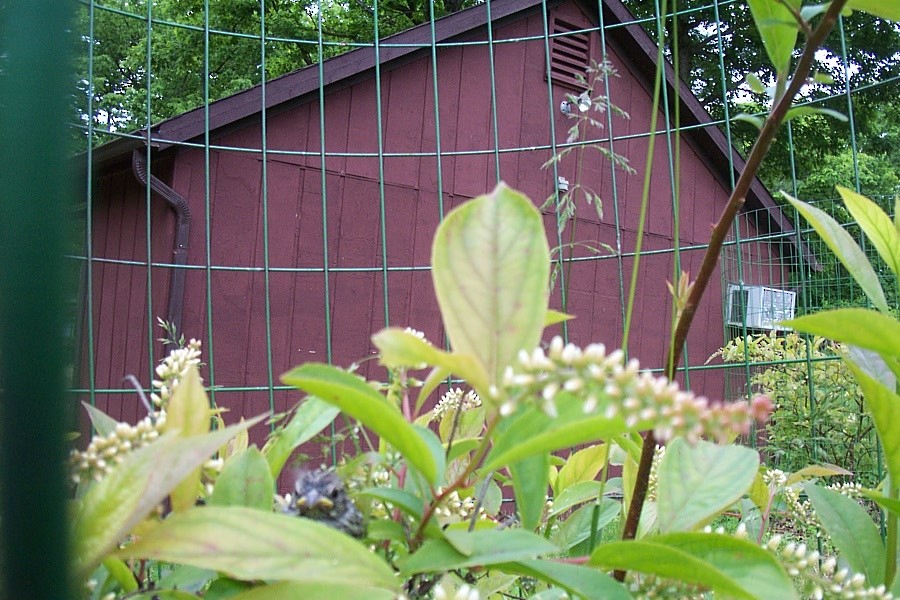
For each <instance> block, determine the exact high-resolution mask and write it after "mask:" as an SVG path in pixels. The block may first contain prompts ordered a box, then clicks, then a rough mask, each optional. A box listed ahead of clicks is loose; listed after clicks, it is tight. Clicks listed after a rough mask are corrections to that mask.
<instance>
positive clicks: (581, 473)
mask: <svg viewBox="0 0 900 600" xmlns="http://www.w3.org/2000/svg"><path fill="white" fill-rule="evenodd" d="M606 451H607V447H606V444H595V445H593V446H588V447H587V448H582V449H581V450H579V451H578V452H573V453H572V454H570V455H569V458H567V459H566V464H565V465H563V468H562V469H560V470H559V476H558V477H557V478H556V483H555V484H554V486H553V489H554V492H555V493H556V494H559V493H561V492H563V491H565V490H566V489H567V488H568V487H569V486H571V485H573V484H575V483H579V482H581V481H591V480H592V479H594V478H595V477H596V476H597V474H598V473H600V470H601V469H602V468H603V467H604V466H605V465H606Z"/></svg>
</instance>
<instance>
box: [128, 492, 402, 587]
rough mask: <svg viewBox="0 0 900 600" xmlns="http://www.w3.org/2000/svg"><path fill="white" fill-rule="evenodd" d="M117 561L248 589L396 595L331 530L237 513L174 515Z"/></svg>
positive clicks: (383, 576) (361, 549)
mask: <svg viewBox="0 0 900 600" xmlns="http://www.w3.org/2000/svg"><path fill="white" fill-rule="evenodd" d="M116 555H117V556H119V557H121V558H135V559H138V558H151V559H154V560H161V561H166V562H174V563H180V564H186V565H193V566H196V567H202V568H205V569H214V570H216V571H221V572H223V573H225V574H226V575H228V576H229V577H234V578H235V579H245V580H250V581H253V580H259V579H266V580H287V581H304V582H323V583H346V582H348V581H352V582H354V583H355V584H357V585H360V586H363V587H375V588H381V589H385V590H397V589H398V587H399V582H398V581H397V579H396V577H395V576H394V572H393V570H392V569H391V568H390V567H389V566H388V565H387V563H385V562H384V561H383V560H382V559H381V558H380V557H379V556H378V555H376V554H374V553H372V552H370V551H369V549H368V547H366V546H365V545H364V544H362V543H360V542H358V541H356V540H354V539H353V538H351V537H349V536H347V535H345V534H343V533H341V532H339V531H337V530H336V529H332V528H330V527H327V526H325V525H322V524H320V523H318V522H316V521H313V520H311V519H301V518H297V517H293V516H289V515H282V514H274V513H267V512H263V511H260V510H254V509H252V508H244V507H240V506H228V507H219V506H205V507H197V508H193V509H191V510H189V511H185V512H183V513H178V514H173V515H172V516H170V517H169V518H168V519H166V520H165V521H163V522H162V523H160V524H159V525H158V526H156V527H154V528H153V529H151V530H150V531H149V532H147V533H145V534H144V535H143V536H142V537H141V538H140V539H139V540H137V541H136V542H134V543H133V544H130V545H128V546H126V547H125V548H123V549H121V550H119V551H118V552H116Z"/></svg>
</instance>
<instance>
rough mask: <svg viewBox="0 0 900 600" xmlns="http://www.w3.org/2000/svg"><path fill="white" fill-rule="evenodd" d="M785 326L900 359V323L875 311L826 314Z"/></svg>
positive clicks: (812, 315)
mask: <svg viewBox="0 0 900 600" xmlns="http://www.w3.org/2000/svg"><path fill="white" fill-rule="evenodd" d="M784 324H785V325H787V326H788V327H792V328H794V329H796V330H797V331H804V332H806V333H811V334H813V335H819V336H822V337H824V338H828V339H830V340H835V341H838V342H844V343H847V344H852V345H854V346H859V347H860V348H867V349H869V350H874V351H875V352H878V353H879V354H887V355H889V356H900V321H897V320H896V319H894V318H892V317H890V316H887V315H884V314H882V313H879V312H876V311H874V310H868V309H865V308H838V309H835V310H824V311H822V312H817V313H813V314H811V315H805V316H803V317H798V318H796V319H791V320H790V321H785V322H784Z"/></svg>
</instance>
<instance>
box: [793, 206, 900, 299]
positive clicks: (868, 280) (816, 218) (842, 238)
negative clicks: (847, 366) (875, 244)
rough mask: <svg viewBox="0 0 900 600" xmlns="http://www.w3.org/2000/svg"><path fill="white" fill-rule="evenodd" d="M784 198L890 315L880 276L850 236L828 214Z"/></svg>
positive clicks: (867, 293) (867, 292)
mask: <svg viewBox="0 0 900 600" xmlns="http://www.w3.org/2000/svg"><path fill="white" fill-rule="evenodd" d="M782 195H783V196H784V197H785V198H787V200H788V202H790V203H791V204H792V205H793V206H794V208H796V209H797V211H798V212H799V213H800V214H801V215H803V218H805V219H806V220H807V221H809V224H810V225H812V226H813V227H814V228H815V230H816V231H817V232H819V235H820V236H822V239H823V240H824V241H825V243H826V244H828V247H829V248H831V251H832V252H834V254H835V256H837V258H838V260H840V261H841V263H842V264H843V265H844V267H846V269H847V271H848V272H849V273H850V275H852V276H853V278H854V279H855V280H856V282H857V283H858V284H859V286H860V287H861V288H862V289H863V291H864V292H865V293H866V296H868V297H869V300H871V301H872V304H874V305H875V308H877V309H878V310H880V311H881V312H883V313H886V312H888V305H887V299H886V298H885V296H884V290H883V289H881V283H879V281H878V274H876V273H875V269H873V268H872V265H871V264H870V263H869V259H868V258H867V257H866V255H865V253H864V252H863V251H862V250H861V249H860V248H859V246H858V245H857V244H856V242H855V241H854V240H853V238H852V237H851V236H850V234H849V233H847V232H846V231H845V230H844V228H843V227H841V226H840V224H839V223H838V222H837V221H835V220H834V219H833V218H832V217H831V216H829V215H828V214H827V213H825V212H823V211H821V210H819V209H818V208H816V207H814V206H810V205H809V204H807V203H805V202H801V201H800V200H797V199H796V198H794V197H793V196H791V195H790V194H786V193H784V192H782Z"/></svg>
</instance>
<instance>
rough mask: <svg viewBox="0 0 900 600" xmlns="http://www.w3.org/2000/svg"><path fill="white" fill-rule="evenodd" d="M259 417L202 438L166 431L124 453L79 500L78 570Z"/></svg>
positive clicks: (97, 559) (89, 566)
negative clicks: (107, 472)
mask: <svg viewBox="0 0 900 600" xmlns="http://www.w3.org/2000/svg"><path fill="white" fill-rule="evenodd" d="M264 418H265V415H260V416H258V417H256V418H253V419H250V420H249V421H245V422H242V423H239V424H237V425H232V426H231V427H226V428H225V429H221V430H218V431H213V432H212V433H208V434H206V435H203V436H193V437H190V438H179V437H177V436H175V435H174V434H167V435H164V436H162V437H161V438H159V439H158V440H156V441H154V442H152V443H151V444H148V445H146V446H144V447H143V448H140V449H138V450H135V451H134V452H131V453H130V454H128V455H127V456H126V458H125V460H123V461H122V463H121V464H119V465H117V466H116V467H115V468H114V469H113V470H112V472H111V473H110V474H109V475H107V476H106V477H104V478H103V479H102V480H100V481H99V482H98V483H96V484H94V485H92V486H91V487H90V488H88V491H87V492H86V493H85V495H84V496H83V497H82V498H81V499H80V500H79V501H78V504H77V510H76V514H75V519H74V523H75V526H74V529H75V551H74V553H73V556H75V557H76V568H77V571H78V573H79V574H80V575H81V576H87V574H89V573H90V572H91V571H93V569H94V567H95V566H96V565H97V564H98V563H99V562H100V560H102V558H103V557H104V556H105V555H106V554H107V553H108V552H110V551H111V550H112V549H113V548H115V547H116V545H117V544H118V543H119V542H120V541H121V540H122V538H124V537H125V536H126V535H127V534H128V533H129V532H130V531H131V530H132V529H133V528H134V526H135V525H137V524H138V523H139V522H140V521H142V520H143V519H144V518H145V517H147V515H149V514H150V512H151V511H152V510H154V509H155V508H156V507H157V506H158V505H159V503H160V502H162V501H163V500H164V499H165V498H166V496H168V495H169V494H170V493H171V491H172V490H173V489H175V487H176V486H177V485H178V483H179V482H180V481H182V480H183V479H184V478H185V477H186V476H187V475H188V474H189V473H190V472H191V471H193V470H194V469H196V468H197V467H198V466H199V465H202V464H203V463H204V462H205V461H206V459H208V458H209V457H210V456H211V455H212V454H213V453H214V452H215V451H216V450H218V448H219V447H220V446H222V444H224V443H226V442H227V441H228V440H230V439H231V438H232V437H234V436H235V435H237V433H238V432H240V431H243V430H244V429H248V428H250V427H252V426H253V425H255V424H256V423H259V422H260V421H261V420H263V419H264Z"/></svg>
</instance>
